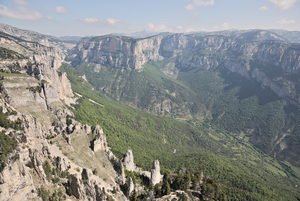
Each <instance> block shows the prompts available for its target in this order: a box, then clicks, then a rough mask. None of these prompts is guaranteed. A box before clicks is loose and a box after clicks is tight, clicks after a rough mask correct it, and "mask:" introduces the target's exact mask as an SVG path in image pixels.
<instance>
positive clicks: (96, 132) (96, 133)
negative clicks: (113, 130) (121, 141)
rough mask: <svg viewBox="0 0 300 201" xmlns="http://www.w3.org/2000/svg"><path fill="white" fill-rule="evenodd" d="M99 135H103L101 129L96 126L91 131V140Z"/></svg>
mask: <svg viewBox="0 0 300 201" xmlns="http://www.w3.org/2000/svg"><path fill="white" fill-rule="evenodd" d="M100 135H103V129H102V128H101V127H100V126H99V125H96V126H95V128H94V129H93V138H95V137H97V136H100Z"/></svg>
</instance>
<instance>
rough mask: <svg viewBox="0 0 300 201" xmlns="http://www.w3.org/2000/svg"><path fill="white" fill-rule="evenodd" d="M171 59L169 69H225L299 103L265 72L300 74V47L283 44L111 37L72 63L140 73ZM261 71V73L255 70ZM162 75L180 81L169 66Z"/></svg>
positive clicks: (93, 42)
mask: <svg viewBox="0 0 300 201" xmlns="http://www.w3.org/2000/svg"><path fill="white" fill-rule="evenodd" d="M166 58H174V60H175V62H174V63H173V64H170V65H171V66H172V65H174V66H175V67H176V68H177V69H192V68H199V67H200V68H202V69H203V70H209V69H215V68H217V67H225V68H227V69H228V70H230V71H231V72H236V73H239V74H241V75H242V76H244V77H245V78H248V79H249V78H253V79H256V80H257V81H259V82H261V83H262V85H264V86H269V87H270V86H276V87H270V88H271V89H272V90H273V91H274V92H275V93H276V94H277V95H278V96H280V97H284V98H286V99H287V100H289V101H290V102H293V103H297V104H299V103H300V97H299V95H295V94H298V91H297V92H296V91H295V89H293V88H292V89H291V88H289V87H288V86H284V85H283V84H280V80H279V79H281V78H280V76H278V77H277V78H273V77H270V76H269V75H268V74H266V72H264V71H266V69H267V68H269V69H270V68H273V69H274V70H276V71H277V70H278V71H280V73H281V75H283V74H285V73H286V74H298V73H299V72H300V46H299V45H298V44H291V43H288V42H284V41H280V40H258V41H251V40H248V41H245V40H243V39H241V38H238V37H228V36H220V35H205V36H199V35H197V34H190V35H184V34H171V35H157V36H153V37H149V38H145V39H133V38H129V37H121V36H114V35H107V36H101V37H94V38H83V39H82V40H81V41H80V42H79V43H78V44H77V45H76V47H75V48H74V49H73V50H72V55H71V56H68V57H67V60H68V61H72V62H73V65H77V64H79V63H81V62H94V63H97V64H100V65H103V66H111V67H115V68H129V69H141V68H142V65H143V64H145V63H146V62H148V61H150V60H163V59H166ZM256 68H257V69H258V70H259V71H257V70H255V71H254V69H256ZM162 71H163V72H165V73H166V75H169V74H170V73H171V75H169V76H171V77H172V76H173V77H174V78H176V77H177V75H176V74H175V75H173V73H174V72H175V73H176V71H174V70H171V71H172V72H170V69H169V67H167V66H166V69H162ZM269 71H270V70H269ZM258 72H260V73H261V74H260V75H258V74H257V73H258ZM177 73H178V72H177ZM263 73H265V74H263ZM254 75H255V76H254ZM256 75H257V76H256ZM259 77H260V78H259ZM261 77H266V79H268V82H269V84H267V85H265V84H263V83H265V82H266V80H265V79H261ZM283 91H285V92H284V93H283Z"/></svg>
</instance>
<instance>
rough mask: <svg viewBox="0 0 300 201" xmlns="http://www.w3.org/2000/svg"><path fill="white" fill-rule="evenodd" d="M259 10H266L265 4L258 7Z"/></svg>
mask: <svg viewBox="0 0 300 201" xmlns="http://www.w3.org/2000/svg"><path fill="white" fill-rule="evenodd" d="M259 10H268V8H267V6H262V7H260V8H259Z"/></svg>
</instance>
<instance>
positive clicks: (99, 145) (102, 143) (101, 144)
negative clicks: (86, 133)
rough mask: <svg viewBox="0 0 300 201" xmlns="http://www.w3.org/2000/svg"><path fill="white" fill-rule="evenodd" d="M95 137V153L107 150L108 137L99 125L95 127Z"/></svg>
mask: <svg viewBox="0 0 300 201" xmlns="http://www.w3.org/2000/svg"><path fill="white" fill-rule="evenodd" d="M93 136H94V138H95V140H94V141H93V151H99V150H106V149H107V142H106V136H105V134H104V133H103V129H102V128H101V127H100V126H99V125H96V126H95V128H94V130H93Z"/></svg>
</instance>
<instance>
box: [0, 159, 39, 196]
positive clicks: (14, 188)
mask: <svg viewBox="0 0 300 201" xmlns="http://www.w3.org/2000/svg"><path fill="white" fill-rule="evenodd" d="M0 189H1V194H0V200H23V199H24V198H29V197H35V196H36V195H34V194H33V193H32V192H31V191H32V190H34V189H35V187H34V185H33V179H32V176H31V174H30V172H29V171H28V169H27V168H26V167H25V166H24V164H23V162H22V161H21V160H16V161H12V162H11V163H9V165H7V166H6V167H5V169H4V170H3V171H2V172H1V173H0Z"/></svg>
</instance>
